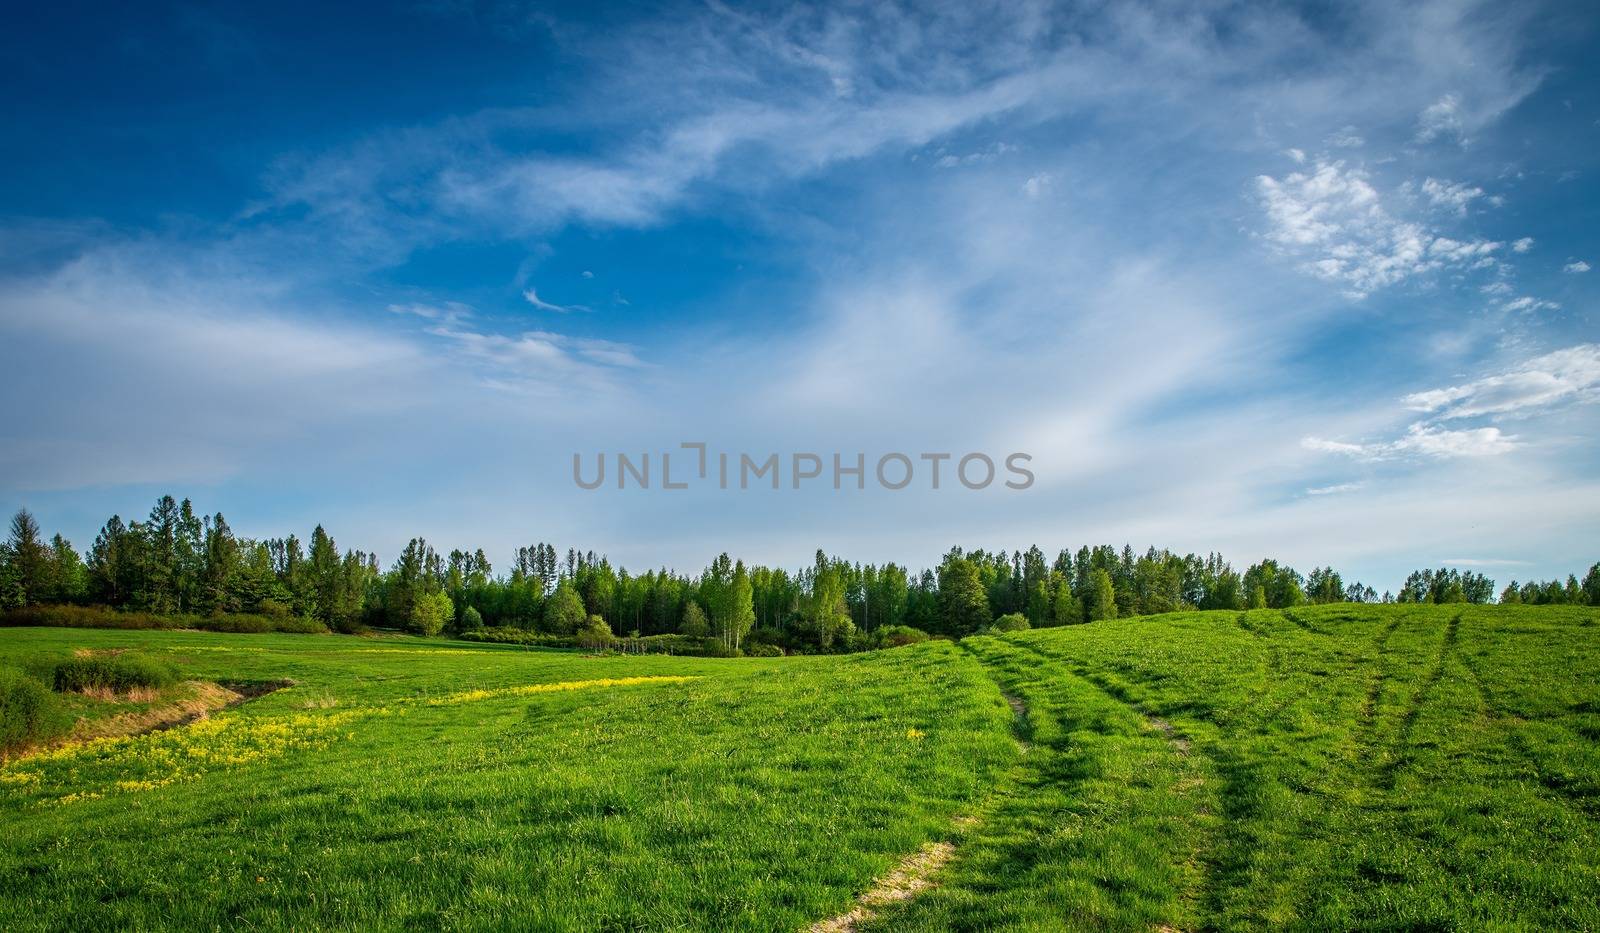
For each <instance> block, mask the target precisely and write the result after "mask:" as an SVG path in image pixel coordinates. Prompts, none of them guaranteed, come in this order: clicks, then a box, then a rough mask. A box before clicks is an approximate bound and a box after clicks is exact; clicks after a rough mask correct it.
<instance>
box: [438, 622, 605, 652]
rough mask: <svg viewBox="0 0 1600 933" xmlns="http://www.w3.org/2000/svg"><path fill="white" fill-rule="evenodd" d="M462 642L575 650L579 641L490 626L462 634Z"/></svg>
mask: <svg viewBox="0 0 1600 933" xmlns="http://www.w3.org/2000/svg"><path fill="white" fill-rule="evenodd" d="M460 638H461V640H462V641H475V642H482V643H486V644H492V645H529V646H535V647H540V648H575V647H577V644H578V642H577V639H575V638H573V637H572V636H571V635H546V634H544V633H543V632H530V631H528V630H527V629H521V628H511V627H509V626H499V625H497V626H490V627H489V628H483V629H477V630H475V631H471V632H462V633H461V635H460Z"/></svg>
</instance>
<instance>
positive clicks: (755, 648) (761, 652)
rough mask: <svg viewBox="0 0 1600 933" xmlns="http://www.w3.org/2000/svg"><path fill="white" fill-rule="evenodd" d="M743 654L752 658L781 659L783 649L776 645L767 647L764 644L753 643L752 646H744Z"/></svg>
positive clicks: (767, 645)
mask: <svg viewBox="0 0 1600 933" xmlns="http://www.w3.org/2000/svg"><path fill="white" fill-rule="evenodd" d="M744 653H745V654H746V655H748V656H749V657H752V658H781V657H783V649H782V648H779V647H778V646H777V645H769V644H767V643H766V642H757V643H755V644H753V645H748V646H746V648H745V652H744Z"/></svg>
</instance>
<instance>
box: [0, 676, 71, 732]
mask: <svg viewBox="0 0 1600 933" xmlns="http://www.w3.org/2000/svg"><path fill="white" fill-rule="evenodd" d="M66 729H67V717H66V714H65V713H64V712H63V711H62V709H61V701H60V700H58V699H57V698H56V695H55V694H53V693H51V692H50V688H49V687H46V686H45V685H44V683H43V682H41V681H40V680H39V679H37V678H35V677H29V676H28V675H27V674H24V673H23V672H22V671H19V670H17V669H16V668H13V667H0V752H12V751H15V750H17V749H19V748H25V747H27V746H29V745H33V744H36V743H38V742H43V741H45V740H46V739H50V738H53V737H55V736H57V735H60V734H61V733H63V732H65V731H66Z"/></svg>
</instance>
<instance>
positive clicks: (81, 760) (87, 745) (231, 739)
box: [0, 707, 390, 803]
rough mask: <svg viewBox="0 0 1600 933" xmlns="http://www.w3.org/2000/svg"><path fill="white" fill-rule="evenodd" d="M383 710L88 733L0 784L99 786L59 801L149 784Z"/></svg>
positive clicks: (226, 764)
mask: <svg viewBox="0 0 1600 933" xmlns="http://www.w3.org/2000/svg"><path fill="white" fill-rule="evenodd" d="M389 714H390V710H389V709H388V708H387V707H374V708H370V709H359V710H347V711H343V712H338V713H328V714H321V715H317V714H311V713H295V714H291V715H288V716H275V717H271V718H267V717H249V716H218V717H216V718H213V719H202V720H200V721H199V722H196V723H194V724H192V725H190V726H186V727H184V728H181V729H169V730H167V731H164V732H153V733H149V734H147V735H142V736H113V737H108V738H100V739H91V740H89V741H87V742H78V743H74V744H69V745H64V746H61V747H60V748H55V749H51V750H49V751H46V752H41V753H40V754H38V755H34V756H33V757H31V758H28V759H26V760H24V761H22V762H19V763H18V764H17V765H16V766H14V767H11V768H8V769H6V770H5V771H4V772H0V784H3V785H5V786H8V787H15V788H18V789H28V790H44V789H45V788H46V787H47V786H49V785H58V786H62V785H69V784H74V785H81V784H83V783H91V784H100V785H101V787H100V788H99V789H98V790H80V791H76V792H74V793H70V794H67V795H65V796H63V797H60V798H58V800H57V802H58V803H73V802H75V801H78V800H92V799H95V798H97V797H103V796H105V794H107V793H123V794H127V793H137V792H140V791H148V790H155V789H156V788H158V787H166V786H167V785H169V784H176V783H178V782H180V781H192V780H196V779H198V778H200V777H203V776H204V775H205V774H207V773H209V772H211V771H214V770H217V769H227V768H237V767H241V766H244V765H248V764H251V763H253V762H257V761H262V760H264V759H268V758H277V757H280V756H282V755H285V754H287V753H288V752H290V751H293V750H297V749H311V748H325V747H327V746H328V745H329V744H331V743H332V742H333V741H335V740H336V739H338V738H339V737H340V733H341V732H344V729H343V727H344V726H345V725H346V724H348V723H349V722H351V721H352V720H355V719H358V718H366V717H369V716H387V715H389ZM344 734H345V735H346V736H348V735H352V734H353V733H347V732H346V733H344ZM63 771H64V772H65V773H64V774H63V773H62V772H63ZM85 778H87V781H86V780H85ZM96 778H99V780H96ZM62 789H65V786H62Z"/></svg>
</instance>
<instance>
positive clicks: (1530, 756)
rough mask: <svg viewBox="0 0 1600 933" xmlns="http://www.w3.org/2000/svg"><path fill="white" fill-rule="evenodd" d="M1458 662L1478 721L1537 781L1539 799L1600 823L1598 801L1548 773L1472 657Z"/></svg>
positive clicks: (1462, 655) (1519, 719)
mask: <svg viewBox="0 0 1600 933" xmlns="http://www.w3.org/2000/svg"><path fill="white" fill-rule="evenodd" d="M1457 660H1458V661H1459V662H1460V664H1461V668H1462V670H1464V671H1466V673H1467V680H1468V681H1470V682H1471V684H1472V687H1473V690H1474V691H1475V692H1476V693H1477V696H1478V704H1479V710H1478V712H1479V716H1480V718H1481V719H1483V720H1484V721H1485V722H1486V723H1489V724H1492V725H1494V726H1495V727H1497V728H1499V729H1500V730H1502V731H1503V732H1504V733H1505V736H1506V743H1505V744H1506V747H1507V748H1509V749H1510V750H1511V751H1512V752H1513V753H1514V754H1516V756H1517V757H1519V758H1521V759H1522V760H1523V762H1524V763H1526V764H1527V766H1528V768H1529V769H1530V770H1532V772H1533V774H1534V775H1535V776H1536V777H1537V778H1538V782H1539V788H1540V789H1539V794H1540V796H1541V797H1543V798H1545V799H1548V800H1554V801H1556V802H1558V803H1560V804H1562V805H1564V806H1566V807H1569V808H1571V809H1572V810H1575V811H1577V812H1578V813H1579V814H1580V815H1582V816H1583V817H1584V818H1586V819H1589V820H1594V821H1600V799H1596V797H1595V796H1594V795H1593V794H1592V793H1589V792H1586V791H1584V790H1582V789H1574V788H1573V787H1572V785H1571V782H1570V781H1569V780H1567V779H1566V778H1565V777H1563V776H1562V775H1559V774H1556V773H1554V772H1552V771H1551V769H1550V767H1549V765H1548V764H1546V763H1545V762H1544V761H1543V760H1542V758H1541V756H1540V755H1539V753H1538V752H1537V751H1536V750H1534V748H1533V747H1532V746H1531V745H1530V744H1529V742H1528V738H1527V736H1526V735H1525V734H1524V733H1523V729H1522V728H1520V727H1524V726H1526V720H1524V719H1523V718H1522V717H1521V716H1518V715H1516V714H1515V713H1509V712H1506V711H1505V710H1503V709H1501V708H1500V705H1499V704H1498V703H1496V702H1495V699H1494V695H1493V693H1492V692H1491V691H1490V690H1489V688H1488V687H1487V686H1486V685H1485V684H1484V682H1483V674H1482V672H1480V671H1479V670H1478V665H1477V662H1476V661H1475V660H1474V659H1473V657H1472V654H1471V653H1470V652H1466V651H1463V652H1460V653H1459V655H1458V656H1457Z"/></svg>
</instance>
